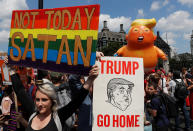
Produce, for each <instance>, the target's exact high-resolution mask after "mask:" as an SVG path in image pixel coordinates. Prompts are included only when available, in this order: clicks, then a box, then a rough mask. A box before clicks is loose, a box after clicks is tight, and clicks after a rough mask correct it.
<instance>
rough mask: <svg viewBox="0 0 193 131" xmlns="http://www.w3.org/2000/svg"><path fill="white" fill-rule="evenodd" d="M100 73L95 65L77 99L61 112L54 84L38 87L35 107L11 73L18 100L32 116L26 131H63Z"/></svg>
mask: <svg viewBox="0 0 193 131" xmlns="http://www.w3.org/2000/svg"><path fill="white" fill-rule="evenodd" d="M98 72H99V68H98V66H97V65H94V66H93V67H92V69H91V71H90V72H89V77H88V79H87V81H86V82H85V84H84V85H83V88H82V89H81V90H80V92H79V94H78V95H77V97H76V98H75V99H74V100H73V101H71V102H70V103H69V104H68V105H66V106H64V107H63V108H61V109H59V110H57V97H56V92H55V90H54V85H53V84H51V83H40V84H39V85H38V87H37V91H36V93H35V105H34V103H33V101H32V99H31V98H30V97H29V95H28V94H27V93H26V92H25V90H24V87H23V85H22V83H21V80H20V79H19V76H18V75H17V74H14V73H13V72H11V73H10V74H11V79H12V84H13V88H14V90H15V92H16V94H17V97H18V100H19V101H20V102H21V104H22V106H23V108H24V109H25V110H26V111H28V114H29V115H31V117H30V119H29V123H28V127H27V128H26V131H62V127H63V125H64V123H65V120H66V119H67V118H68V117H69V116H71V115H72V113H73V112H74V111H75V110H76V109H77V108H78V107H79V106H80V105H81V103H82V101H83V100H84V98H85V97H86V96H87V94H88V90H89V88H90V87H92V85H93V82H94V80H95V79H96V77H97V76H98Z"/></svg>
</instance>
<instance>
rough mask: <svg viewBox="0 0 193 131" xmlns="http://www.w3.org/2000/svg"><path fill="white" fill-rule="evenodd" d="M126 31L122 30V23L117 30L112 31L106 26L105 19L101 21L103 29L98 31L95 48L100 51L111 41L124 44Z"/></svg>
mask: <svg viewBox="0 0 193 131" xmlns="http://www.w3.org/2000/svg"><path fill="white" fill-rule="evenodd" d="M125 36H126V32H125V31H124V30H123V24H120V31H119V32H112V31H110V30H109V28H108V27H107V21H104V23H103V29H102V30H101V32H99V33H98V43H97V50H98V51H101V50H102V49H103V48H105V47H108V44H109V43H111V42H118V43H120V45H126V44H127V42H126V39H125Z"/></svg>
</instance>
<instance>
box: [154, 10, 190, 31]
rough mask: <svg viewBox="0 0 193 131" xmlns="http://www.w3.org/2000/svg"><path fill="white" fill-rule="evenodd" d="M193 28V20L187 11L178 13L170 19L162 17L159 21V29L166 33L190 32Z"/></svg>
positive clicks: (169, 17) (173, 14)
mask: <svg viewBox="0 0 193 131" xmlns="http://www.w3.org/2000/svg"><path fill="white" fill-rule="evenodd" d="M190 27H193V19H191V18H190V14H189V12H187V11H183V10H180V11H176V12H174V13H172V14H170V15H169V16H168V17H162V18H160V19H159V20H158V23H157V28H158V29H160V30H164V31H179V32H190V31H191V28H190Z"/></svg>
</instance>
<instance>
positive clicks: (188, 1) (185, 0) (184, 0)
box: [178, 0, 193, 7]
mask: <svg viewBox="0 0 193 131" xmlns="http://www.w3.org/2000/svg"><path fill="white" fill-rule="evenodd" d="M178 2H180V3H181V4H182V5H187V6H189V7H191V6H193V0H178Z"/></svg>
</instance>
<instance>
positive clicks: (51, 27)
mask: <svg viewBox="0 0 193 131" xmlns="http://www.w3.org/2000/svg"><path fill="white" fill-rule="evenodd" d="M99 8H100V6H99V5H88V6H77V7H66V8H54V9H39V10H18V11H13V13H12V21H11V30H10V37H9V46H8V57H9V64H14V65H20V66H26V67H33V68H38V69H46V70H52V71H56V72H65V73H76V74H83V75H84V74H85V75H88V72H89V70H90V69H91V66H92V65H94V64H95V58H96V44H97V37H98V24H99Z"/></svg>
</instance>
